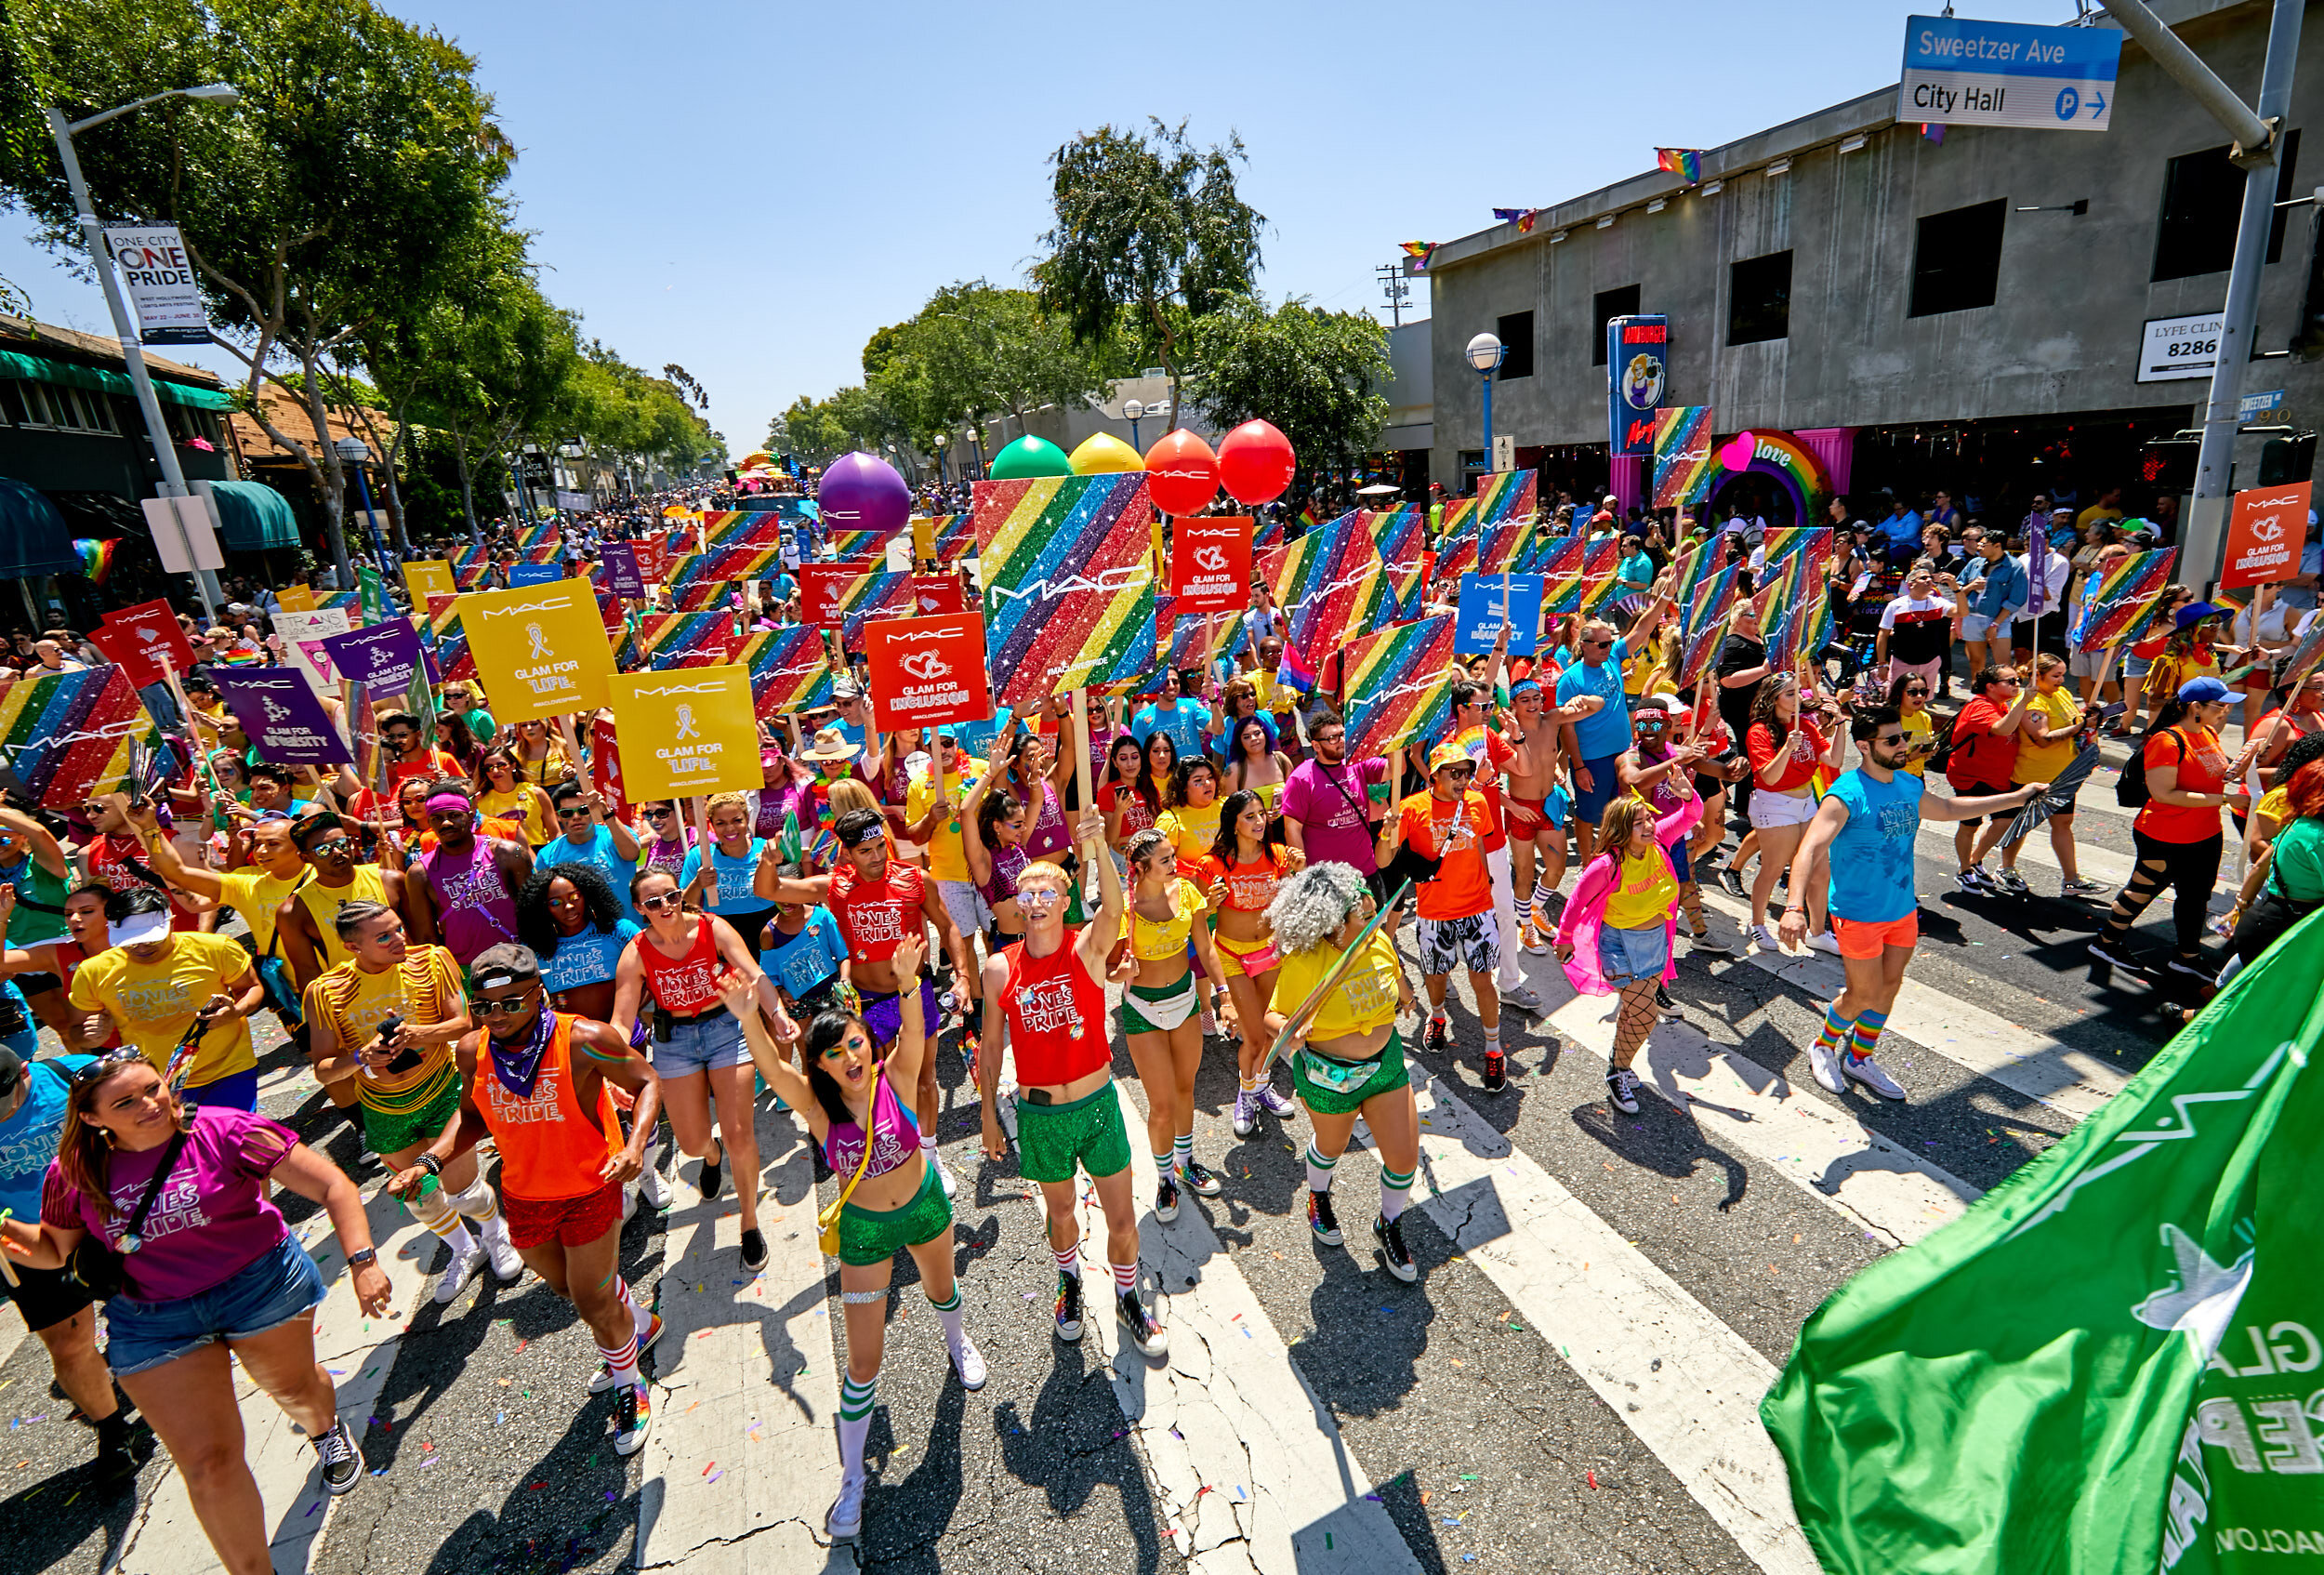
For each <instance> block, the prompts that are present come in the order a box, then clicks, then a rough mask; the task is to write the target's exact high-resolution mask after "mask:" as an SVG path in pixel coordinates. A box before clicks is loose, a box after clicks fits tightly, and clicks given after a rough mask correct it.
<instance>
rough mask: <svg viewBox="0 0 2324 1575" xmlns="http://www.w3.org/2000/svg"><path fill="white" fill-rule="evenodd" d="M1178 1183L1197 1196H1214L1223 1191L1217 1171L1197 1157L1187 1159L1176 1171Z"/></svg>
mask: <svg viewBox="0 0 2324 1575" xmlns="http://www.w3.org/2000/svg"><path fill="white" fill-rule="evenodd" d="M1178 1184H1179V1185H1181V1186H1182V1187H1184V1188H1185V1189H1186V1190H1187V1191H1189V1192H1191V1193H1193V1194H1194V1195H1195V1197H1197V1198H1216V1197H1218V1196H1219V1194H1220V1193H1221V1192H1223V1191H1225V1190H1226V1189H1225V1187H1224V1186H1222V1185H1221V1184H1220V1181H1219V1172H1218V1171H1214V1170H1212V1169H1211V1168H1210V1167H1209V1166H1208V1165H1206V1164H1204V1163H1203V1162H1202V1161H1201V1160H1199V1159H1189V1160H1187V1161H1186V1164H1185V1166H1184V1168H1183V1169H1182V1170H1181V1171H1179V1172H1178Z"/></svg>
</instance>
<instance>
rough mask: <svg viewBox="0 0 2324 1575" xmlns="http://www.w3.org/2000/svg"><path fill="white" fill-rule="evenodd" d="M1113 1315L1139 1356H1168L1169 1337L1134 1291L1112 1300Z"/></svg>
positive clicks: (1125, 1292)
mask: <svg viewBox="0 0 2324 1575" xmlns="http://www.w3.org/2000/svg"><path fill="white" fill-rule="evenodd" d="M1114 1314H1115V1316H1116V1317H1118V1318H1120V1319H1121V1320H1122V1328H1123V1330H1124V1331H1125V1332H1127V1333H1128V1334H1129V1343H1131V1344H1133V1345H1135V1346H1137V1347H1138V1354H1139V1355H1140V1356H1142V1357H1167V1356H1169V1354H1170V1337H1169V1335H1167V1334H1165V1333H1163V1332H1162V1326H1161V1325H1160V1324H1158V1323H1156V1322H1155V1321H1154V1315H1153V1314H1152V1313H1150V1312H1148V1311H1147V1310H1146V1304H1145V1299H1144V1298H1142V1297H1141V1296H1140V1295H1139V1294H1138V1293H1137V1292H1136V1291H1135V1290H1125V1291H1123V1292H1122V1293H1121V1294H1120V1295H1118V1296H1116V1297H1115V1298H1114Z"/></svg>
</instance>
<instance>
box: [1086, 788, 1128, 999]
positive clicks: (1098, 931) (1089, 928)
mask: <svg viewBox="0 0 2324 1575" xmlns="http://www.w3.org/2000/svg"><path fill="white" fill-rule="evenodd" d="M1075 840H1076V841H1078V842H1079V843H1080V844H1081V862H1082V866H1083V867H1085V868H1095V869H1096V870H1097V873H1098V910H1097V912H1095V913H1093V914H1091V915H1090V916H1089V922H1088V923H1087V924H1086V925H1084V926H1083V927H1082V931H1081V965H1082V966H1083V967H1084V968H1087V969H1088V970H1089V974H1090V977H1092V978H1097V979H1103V977H1105V963H1106V960H1107V959H1108V958H1109V957H1111V956H1112V955H1113V952H1114V943H1115V942H1116V941H1117V940H1119V939H1121V934H1122V914H1123V912H1124V911H1125V909H1124V905H1123V902H1122V878H1121V872H1120V871H1118V870H1116V868H1115V867H1114V855H1113V854H1109V853H1107V852H1106V851H1105V820H1104V817H1103V815H1101V814H1098V812H1097V811H1095V810H1091V809H1085V810H1083V811H1082V812H1081V817H1080V824H1079V826H1078V827H1076V839H1075Z"/></svg>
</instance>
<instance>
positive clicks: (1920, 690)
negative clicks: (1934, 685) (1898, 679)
mask: <svg viewBox="0 0 2324 1575" xmlns="http://www.w3.org/2000/svg"><path fill="white" fill-rule="evenodd" d="M1928 692H1929V686H1928V685H1927V684H1925V683H1908V684H1907V685H1905V693H1906V694H1908V695H1926V694H1927V693H1928Z"/></svg>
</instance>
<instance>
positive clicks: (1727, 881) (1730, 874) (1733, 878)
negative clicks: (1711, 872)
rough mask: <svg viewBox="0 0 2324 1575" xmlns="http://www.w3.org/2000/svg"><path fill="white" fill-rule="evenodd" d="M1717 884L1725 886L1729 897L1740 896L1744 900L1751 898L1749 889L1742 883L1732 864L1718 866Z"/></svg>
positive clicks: (1748, 900)
mask: <svg viewBox="0 0 2324 1575" xmlns="http://www.w3.org/2000/svg"><path fill="white" fill-rule="evenodd" d="M1719 884H1720V885H1722V886H1723V887H1724V888H1726V893H1727V895H1729V896H1731V897H1740V898H1742V899H1743V900H1744V901H1745V902H1750V900H1751V889H1750V887H1749V886H1746V885H1745V884H1743V877H1742V876H1741V875H1739V874H1737V873H1736V869H1735V867H1734V866H1733V865H1725V866H1723V867H1721V868H1720V871H1719Z"/></svg>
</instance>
